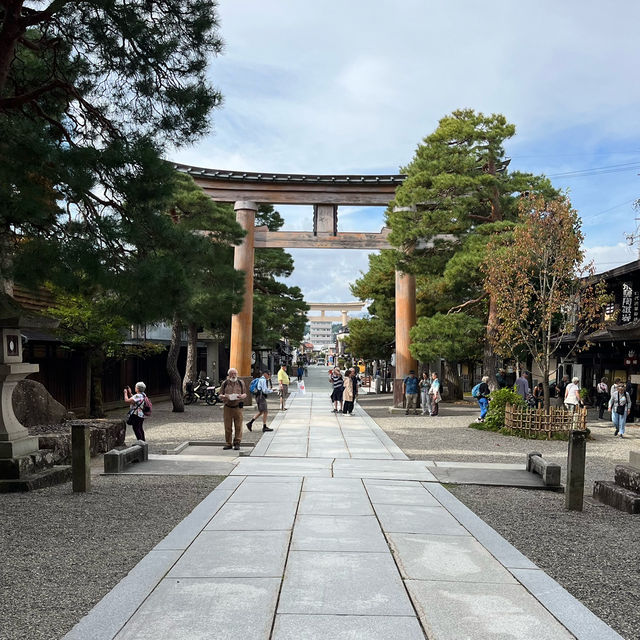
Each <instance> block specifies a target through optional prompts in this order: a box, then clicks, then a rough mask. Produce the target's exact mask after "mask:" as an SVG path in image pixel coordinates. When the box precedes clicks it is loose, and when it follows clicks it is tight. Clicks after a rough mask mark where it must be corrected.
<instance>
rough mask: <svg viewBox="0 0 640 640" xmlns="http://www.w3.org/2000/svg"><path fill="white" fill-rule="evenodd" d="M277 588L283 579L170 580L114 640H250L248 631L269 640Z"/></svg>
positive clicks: (158, 587)
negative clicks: (163, 639) (213, 639)
mask: <svg viewBox="0 0 640 640" xmlns="http://www.w3.org/2000/svg"><path fill="white" fill-rule="evenodd" d="M279 587H280V579H279V578H179V579H176V578H174V579H170V578H166V579H164V580H163V581H162V582H161V583H160V584H159V585H158V586H157V587H156V589H155V591H154V592H153V593H152V594H151V595H150V596H149V598H148V599H147V600H146V601H145V602H144V604H143V605H142V606H141V607H140V609H139V610H138V611H137V612H136V613H135V615H134V616H133V618H132V619H131V620H130V621H129V623H128V624H127V626H126V627H125V628H124V629H123V630H122V631H121V632H120V633H119V634H118V635H117V636H116V640H159V639H160V638H166V639H167V640H169V639H170V640H210V639H211V638H216V640H246V638H247V630H248V629H250V630H251V632H250V637H251V638H252V639H255V640H268V638H269V635H270V633H271V626H272V623H273V615H274V610H275V607H276V601H277V599H278V589H279ZM91 637H92V636H88V637H87V638H85V640H89V638H91Z"/></svg>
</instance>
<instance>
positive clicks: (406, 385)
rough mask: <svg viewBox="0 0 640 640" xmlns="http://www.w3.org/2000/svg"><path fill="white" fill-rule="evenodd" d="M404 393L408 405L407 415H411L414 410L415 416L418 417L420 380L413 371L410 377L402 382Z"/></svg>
mask: <svg viewBox="0 0 640 640" xmlns="http://www.w3.org/2000/svg"><path fill="white" fill-rule="evenodd" d="M402 392H403V393H404V396H405V398H406V399H407V403H406V406H405V412H404V413H405V415H407V416H408V415H409V411H411V409H412V408H413V413H414V415H416V416H417V415H418V378H416V372H415V371H414V370H413V369H412V370H411V371H409V375H408V376H407V377H406V378H405V379H404V380H403V381H402Z"/></svg>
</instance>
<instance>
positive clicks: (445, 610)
mask: <svg viewBox="0 0 640 640" xmlns="http://www.w3.org/2000/svg"><path fill="white" fill-rule="evenodd" d="M405 584H406V585H407V588H408V589H409V593H410V594H411V598H412V600H413V602H414V604H415V606H416V609H417V611H418V615H419V616H420V620H421V621H422V624H423V626H424V628H425V629H426V631H427V636H428V637H429V640H462V639H469V640H532V639H533V638H544V640H570V639H571V638H573V636H572V635H571V634H570V633H569V632H568V631H567V630H566V629H565V628H564V627H563V626H562V625H560V624H559V623H558V622H557V620H556V619H555V618H554V617H553V616H552V615H551V614H550V613H549V612H548V611H547V610H546V609H545V608H544V607H543V606H542V605H541V604H540V603H539V602H538V601H537V600H536V599H535V598H532V597H531V596H530V594H529V593H528V592H527V590H526V589H525V588H524V587H522V586H520V585H519V584H492V585H491V586H490V588H487V585H486V584H479V583H473V582H444V581H417V580H408V581H407V582H406V583H405Z"/></svg>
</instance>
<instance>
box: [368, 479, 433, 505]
mask: <svg viewBox="0 0 640 640" xmlns="http://www.w3.org/2000/svg"><path fill="white" fill-rule="evenodd" d="M365 486H366V487H367V493H368V494H369V499H370V500H371V502H372V503H373V504H398V505H416V506H418V505H422V506H424V507H439V506H441V505H440V503H439V502H438V501H437V500H436V499H435V498H434V497H433V496H432V495H431V494H430V493H429V492H428V491H427V490H426V489H425V488H424V487H423V486H422V485H421V484H420V483H409V482H406V483H404V484H402V483H396V484H373V483H371V481H369V480H366V481H365Z"/></svg>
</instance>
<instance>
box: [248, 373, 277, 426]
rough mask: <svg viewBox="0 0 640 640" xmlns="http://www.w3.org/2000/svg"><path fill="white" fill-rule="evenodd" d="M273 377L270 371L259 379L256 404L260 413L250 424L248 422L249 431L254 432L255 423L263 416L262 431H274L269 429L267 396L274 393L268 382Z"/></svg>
mask: <svg viewBox="0 0 640 640" xmlns="http://www.w3.org/2000/svg"><path fill="white" fill-rule="evenodd" d="M270 377H271V373H269V371H263V372H262V375H261V376H260V378H259V379H258V388H257V389H256V393H255V395H256V404H257V405H258V413H256V415H255V416H253V418H251V420H249V422H247V429H249V431H252V430H253V423H254V421H255V420H256V419H257V418H259V417H260V416H262V431H263V432H266V431H273V429H271V428H269V427H267V395H268V394H269V393H272V392H273V389H269V385H267V381H268V380H269V378H270Z"/></svg>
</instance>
